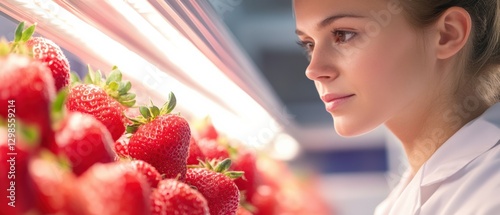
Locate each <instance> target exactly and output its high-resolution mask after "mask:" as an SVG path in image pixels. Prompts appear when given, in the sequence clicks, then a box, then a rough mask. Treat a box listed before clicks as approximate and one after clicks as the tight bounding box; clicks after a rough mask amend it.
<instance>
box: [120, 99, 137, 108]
mask: <svg viewBox="0 0 500 215" xmlns="http://www.w3.org/2000/svg"><path fill="white" fill-rule="evenodd" d="M119 102H120V103H122V105H124V106H125V107H132V106H134V105H135V100H132V101H119Z"/></svg>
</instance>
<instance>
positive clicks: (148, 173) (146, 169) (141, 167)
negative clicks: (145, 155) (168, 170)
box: [130, 160, 161, 188]
mask: <svg viewBox="0 0 500 215" xmlns="http://www.w3.org/2000/svg"><path fill="white" fill-rule="evenodd" d="M130 166H131V167H132V169H134V170H135V171H137V172H139V173H141V174H143V175H144V176H145V177H146V179H147V181H148V183H149V185H150V186H151V188H156V187H157V186H158V183H159V182H160V181H161V175H160V173H159V172H158V171H157V170H156V169H155V168H154V167H153V166H151V164H149V163H146V162H144V161H142V160H134V161H131V162H130Z"/></svg>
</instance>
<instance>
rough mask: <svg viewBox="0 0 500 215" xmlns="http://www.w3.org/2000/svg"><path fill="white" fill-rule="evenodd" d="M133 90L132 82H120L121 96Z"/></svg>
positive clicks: (119, 90)
mask: <svg viewBox="0 0 500 215" xmlns="http://www.w3.org/2000/svg"><path fill="white" fill-rule="evenodd" d="M131 88H132V84H131V83H130V81H126V82H120V87H119V88H118V92H119V93H120V94H126V93H127V92H128V91H129V90H130V89H131Z"/></svg>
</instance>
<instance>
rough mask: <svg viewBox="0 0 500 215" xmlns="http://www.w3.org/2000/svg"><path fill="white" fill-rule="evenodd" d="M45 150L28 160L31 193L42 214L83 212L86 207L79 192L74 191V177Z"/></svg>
mask: <svg viewBox="0 0 500 215" xmlns="http://www.w3.org/2000/svg"><path fill="white" fill-rule="evenodd" d="M57 162H58V161H57V159H55V157H54V156H53V155H52V156H51V155H50V153H47V152H46V151H44V152H42V155H41V156H37V157H35V158H34V159H32V160H31V161H30V164H29V174H30V180H31V181H32V182H33V190H32V195H33V196H34V197H35V199H36V203H37V209H38V211H39V212H41V213H42V214H75V213H78V214H84V210H85V209H86V207H85V206H84V205H83V201H82V200H83V199H81V196H80V194H79V193H75V192H74V187H75V182H76V177H75V175H73V174H72V173H71V171H70V170H69V168H68V169H65V168H64V167H63V166H61V165H60V164H58V163H57Z"/></svg>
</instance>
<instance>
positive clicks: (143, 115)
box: [139, 106, 151, 119]
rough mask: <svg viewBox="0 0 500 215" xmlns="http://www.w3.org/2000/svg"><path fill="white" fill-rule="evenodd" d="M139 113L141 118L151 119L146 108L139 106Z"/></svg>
mask: <svg viewBox="0 0 500 215" xmlns="http://www.w3.org/2000/svg"><path fill="white" fill-rule="evenodd" d="M139 112H140V113H141V115H142V117H144V118H146V119H148V118H151V114H150V112H149V109H148V108H147V107H144V106H141V107H139Z"/></svg>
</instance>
